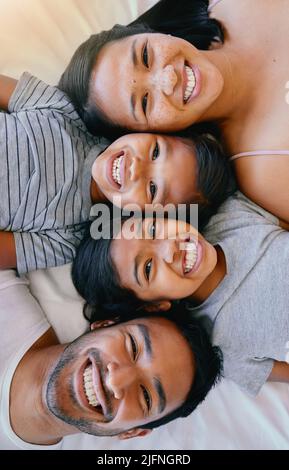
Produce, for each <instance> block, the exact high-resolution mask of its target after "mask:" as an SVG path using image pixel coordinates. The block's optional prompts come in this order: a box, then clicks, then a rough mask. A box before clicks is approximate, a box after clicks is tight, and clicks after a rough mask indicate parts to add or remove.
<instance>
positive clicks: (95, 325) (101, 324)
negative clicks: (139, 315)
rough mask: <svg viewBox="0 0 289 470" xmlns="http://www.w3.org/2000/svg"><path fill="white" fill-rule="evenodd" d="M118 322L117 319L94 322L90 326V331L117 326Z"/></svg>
mask: <svg viewBox="0 0 289 470" xmlns="http://www.w3.org/2000/svg"><path fill="white" fill-rule="evenodd" d="M116 322H117V318H115V319H114V320H99V321H94V322H93V323H91V325H90V330H91V331H93V330H97V329H98V328H106V327H107V326H112V325H115V324H116Z"/></svg>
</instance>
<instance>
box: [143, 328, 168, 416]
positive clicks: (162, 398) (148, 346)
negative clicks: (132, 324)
mask: <svg viewBox="0 0 289 470" xmlns="http://www.w3.org/2000/svg"><path fill="white" fill-rule="evenodd" d="M137 327H138V329H139V332H140V334H141V335H142V337H143V340H144V343H145V350H146V353H147V355H148V356H149V358H152V356H153V352H152V342H151V337H150V334H149V329H148V327H147V326H146V325H142V324H138V325H137ZM153 382H154V387H155V389H156V392H157V395H158V397H159V405H158V411H159V413H162V412H163V411H164V409H165V407H166V404H167V399H166V394H165V391H164V388H163V386H162V384H161V381H160V379H159V378H158V377H154V379H153Z"/></svg>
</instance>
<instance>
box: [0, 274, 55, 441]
mask: <svg viewBox="0 0 289 470" xmlns="http://www.w3.org/2000/svg"><path fill="white" fill-rule="evenodd" d="M49 328H50V325H49V323H48V322H47V320H46V319H45V316H44V314H43V312H42V310H41V308H40V306H39V304H38V303H37V302H36V300H35V299H34V298H33V297H32V295H31V293H30V291H29V288H28V282H26V281H25V280H24V279H20V278H18V277H16V273H15V271H13V270H9V271H1V270H0V424H1V426H0V449H2V450H3V449H5V450H13V449H14V450H16V449H26V450H28V449H31V450H32V449H34V450H48V449H49V450H54V449H60V448H61V442H60V443H58V444H56V445H52V446H38V445H33V444H29V443H27V442H24V441H23V440H22V439H20V438H19V437H18V436H17V435H16V434H15V433H14V432H13V429H12V428H11V424H10V418H9V394H10V385H11V381H12V378H13V375H14V372H15V370H16V367H17V365H18V364H19V362H20V360H21V359H22V357H23V356H24V354H25V353H26V352H27V351H28V350H29V349H30V348H31V346H32V345H33V344H34V343H35V342H36V341H37V340H38V338H40V337H41V336H42V335H43V334H44V333H45V332H46V331H47V330H48V329H49Z"/></svg>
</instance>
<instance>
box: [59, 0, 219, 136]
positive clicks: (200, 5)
mask: <svg viewBox="0 0 289 470" xmlns="http://www.w3.org/2000/svg"><path fill="white" fill-rule="evenodd" d="M208 4H209V2H208V0H160V1H159V2H158V3H157V4H156V5H154V6H153V7H152V8H151V9H150V10H148V11H147V12H145V13H144V14H143V15H141V16H140V17H139V18H137V19H136V20H135V21H133V22H132V23H130V24H129V25H127V26H122V25H115V26H114V27H113V28H111V29H110V30H108V31H102V32H101V33H99V34H94V35H92V36H91V37H90V38H89V39H88V40H87V41H85V42H84V43H83V44H81V45H80V46H79V47H78V49H77V50H76V52H75V53H74V55H73V57H72V59H71V61H70V63H69V64H68V66H67V68H66V70H65V71H64V73H63V74H62V76H61V79H60V81H59V84H58V87H59V88H60V89H61V90H62V91H64V92H65V93H66V94H67V95H68V96H69V97H70V98H71V100H72V102H73V104H74V106H75V108H76V110H77V111H78V113H79V115H80V117H81V118H82V120H83V121H84V122H85V124H86V126H87V128H88V130H89V131H90V132H91V133H92V134H98V135H99V134H101V135H103V136H106V137H109V138H116V137H118V136H120V135H122V134H124V133H127V132H128V131H127V129H124V128H122V127H121V126H118V125H117V124H115V123H114V122H112V121H111V120H110V119H108V117H107V116H105V114H104V113H103V111H102V110H101V108H100V107H98V106H97V104H96V103H95V102H92V100H90V94H89V92H90V83H91V74H92V70H93V67H94V65H95V63H96V61H97V58H98V55H99V53H100V51H101V49H102V48H103V47H104V46H105V45H106V44H108V43H109V42H112V41H117V40H121V39H124V38H126V37H129V36H132V35H135V34H143V33H163V34H171V35H173V36H176V37H179V38H182V39H185V40H187V41H188V42H190V43H191V44H193V45H194V46H196V47H197V48H198V49H204V50H206V49H208V48H209V47H210V45H211V44H212V43H213V42H214V41H218V42H223V39H224V35H223V30H222V27H221V25H220V23H219V22H218V21H217V20H214V19H210V18H209V14H208ZM93 101H95V100H93Z"/></svg>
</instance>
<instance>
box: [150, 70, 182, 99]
mask: <svg viewBox="0 0 289 470" xmlns="http://www.w3.org/2000/svg"><path fill="white" fill-rule="evenodd" d="M177 81H178V77H177V74H176V72H175V69H174V67H173V66H172V65H166V66H165V67H164V68H162V69H161V70H159V71H158V72H156V74H155V77H154V82H155V83H154V85H156V86H158V87H159V89H160V90H161V91H162V92H163V93H164V94H165V95H167V96H170V95H172V94H173V91H174V89H175V86H176V84H177Z"/></svg>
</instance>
